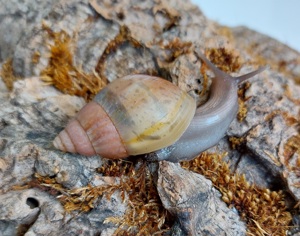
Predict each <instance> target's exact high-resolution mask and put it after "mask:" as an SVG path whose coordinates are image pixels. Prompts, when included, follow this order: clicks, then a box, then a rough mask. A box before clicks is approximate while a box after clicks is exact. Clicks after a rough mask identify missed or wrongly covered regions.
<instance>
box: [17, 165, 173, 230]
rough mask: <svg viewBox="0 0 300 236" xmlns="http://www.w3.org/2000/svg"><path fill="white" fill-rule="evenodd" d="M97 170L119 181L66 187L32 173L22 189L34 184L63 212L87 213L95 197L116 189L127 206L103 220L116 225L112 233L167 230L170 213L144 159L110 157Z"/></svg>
mask: <svg viewBox="0 0 300 236" xmlns="http://www.w3.org/2000/svg"><path fill="white" fill-rule="evenodd" d="M97 171H98V172H99V173H100V174H102V175H103V176H110V177H121V178H120V183H115V184H107V185H101V186H91V185H88V186H85V187H82V188H78V189H71V190H69V189H65V188H64V187H63V186H62V185H60V184H58V183H57V182H56V181H55V179H54V178H50V177H43V176H40V175H38V174H36V175H35V179H34V180H33V181H31V182H30V183H28V184H27V185H26V186H24V187H22V188H29V187H36V188H39V189H42V190H44V191H46V192H49V193H50V194H52V195H55V196H57V198H58V199H59V201H60V202H61V203H62V205H63V207H64V209H65V210H66V211H67V212H72V211H79V212H88V211H90V210H91V209H93V208H94V207H95V206H96V204H97V202H98V201H97V200H98V199H99V198H101V197H106V198H107V199H110V197H111V196H112V194H113V193H115V192H119V194H120V196H121V199H122V200H123V201H124V200H125V199H126V202H128V209H127V211H126V213H125V215H123V216H120V217H109V218H107V219H106V220H105V223H108V222H111V223H114V224H116V225H118V229H117V230H116V231H115V233H114V235H120V236H121V235H162V234H163V233H164V232H166V231H168V230H169V229H170V226H171V224H170V222H169V218H170V215H169V214H168V212H167V211H166V209H164V208H163V206H162V203H161V201H160V199H159V196H158V193H157V190H156V187H155V185H154V183H153V180H152V177H151V174H150V172H149V171H148V169H147V167H146V163H145V162H138V163H133V162H129V161H124V160H113V161H108V162H107V164H105V165H103V166H102V167H100V168H98V170H97ZM58 195H59V196H58Z"/></svg>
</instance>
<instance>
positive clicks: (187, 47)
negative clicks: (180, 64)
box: [160, 37, 193, 62]
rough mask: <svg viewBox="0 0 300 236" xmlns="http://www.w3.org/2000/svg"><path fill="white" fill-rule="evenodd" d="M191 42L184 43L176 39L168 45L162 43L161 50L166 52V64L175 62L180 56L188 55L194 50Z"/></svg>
mask: <svg viewBox="0 0 300 236" xmlns="http://www.w3.org/2000/svg"><path fill="white" fill-rule="evenodd" d="M192 45H193V44H192V43H191V42H183V41H181V40H180V39H179V38H177V37H175V38H174V39H173V40H172V41H170V42H168V43H167V44H163V43H162V42H161V43H160V48H161V49H164V50H165V52H166V54H167V55H166V57H165V58H164V61H165V62H173V61H174V60H175V59H176V58H177V57H179V56H180V55H184V54H187V53H189V52H191V50H192Z"/></svg>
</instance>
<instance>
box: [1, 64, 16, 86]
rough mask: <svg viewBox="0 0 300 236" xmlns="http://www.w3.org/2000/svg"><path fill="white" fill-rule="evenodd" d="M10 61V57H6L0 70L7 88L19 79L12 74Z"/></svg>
mask: <svg viewBox="0 0 300 236" xmlns="http://www.w3.org/2000/svg"><path fill="white" fill-rule="evenodd" d="M12 63H13V61H12V59H8V60H7V61H6V62H5V63H3V64H2V68H1V71H0V76H1V78H2V80H3V82H4V84H5V85H6V87H7V89H8V90H12V89H13V84H14V82H15V81H16V80H18V79H19V78H18V77H16V76H15V75H14V71H13V66H12Z"/></svg>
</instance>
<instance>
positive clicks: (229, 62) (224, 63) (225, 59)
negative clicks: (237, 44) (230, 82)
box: [205, 48, 241, 73]
mask: <svg viewBox="0 0 300 236" xmlns="http://www.w3.org/2000/svg"><path fill="white" fill-rule="evenodd" d="M205 54H206V56H207V58H208V59H209V60H210V61H211V62H212V63H214V64H215V65H216V66H217V67H218V68H219V69H220V70H222V71H224V72H227V73H230V72H235V71H238V70H239V69H240V68H241V62H240V59H239V57H238V56H234V53H233V52H231V51H228V50H227V49H226V48H208V49H206V50H205Z"/></svg>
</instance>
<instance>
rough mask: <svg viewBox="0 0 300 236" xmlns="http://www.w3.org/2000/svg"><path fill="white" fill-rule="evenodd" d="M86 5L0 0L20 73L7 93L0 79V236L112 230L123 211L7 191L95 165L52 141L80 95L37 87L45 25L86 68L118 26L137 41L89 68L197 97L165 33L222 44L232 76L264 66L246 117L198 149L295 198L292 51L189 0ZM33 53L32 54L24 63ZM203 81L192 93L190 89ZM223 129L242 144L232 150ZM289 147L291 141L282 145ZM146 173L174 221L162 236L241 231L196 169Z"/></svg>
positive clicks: (78, 178)
mask: <svg viewBox="0 0 300 236" xmlns="http://www.w3.org/2000/svg"><path fill="white" fill-rule="evenodd" d="M91 3H92V4H90V3H89V2H88V1H87V0H63V1H59V2H57V1H51V0H48V1H39V0H31V1H23V2H20V1H4V0H0V5H1V6H4V7H0V64H1V65H2V64H3V63H5V61H6V60H7V59H9V58H11V59H12V60H13V70H14V73H15V74H16V75H17V76H19V77H21V78H26V79H22V80H18V81H17V82H15V83H14V87H13V90H12V91H8V90H7V89H5V85H4V83H2V81H1V80H0V81H1V84H0V88H1V90H0V204H1V207H0V229H1V230H0V235H17V234H18V233H19V232H20V231H22V232H25V235H113V232H114V230H115V229H116V226H115V225H113V224H107V223H105V219H106V218H107V217H113V216H122V215H123V214H124V213H125V211H126V209H127V204H126V201H125V202H123V201H122V200H121V199H120V197H119V195H118V194H113V195H112V196H111V198H110V200H108V199H106V198H102V199H101V200H100V201H99V202H98V203H97V205H96V207H95V208H94V209H93V210H92V211H90V212H88V213H85V214H78V215H72V214H70V213H66V212H65V210H64V209H63V208H62V206H61V205H60V203H59V201H58V200H57V199H56V198H55V197H54V196H51V194H49V193H46V192H43V191H42V190H40V189H36V188H32V189H16V188H14V187H15V186H21V185H23V184H25V183H27V182H29V181H30V180H32V178H33V176H34V175H35V174H39V175H41V176H52V177H54V178H55V180H56V182H57V183H59V184H61V185H62V186H63V187H65V188H67V189H72V188H79V187H84V186H87V185H88V184H94V185H96V184H99V183H98V182H97V181H96V180H97V179H99V178H100V179H101V175H100V174H98V173H97V172H96V171H95V169H96V168H97V167H100V166H101V165H102V164H103V162H105V160H103V159H102V158H101V157H97V156H95V157H90V158H86V157H83V156H80V155H74V154H63V153H61V152H59V151H56V150H55V149H54V148H53V146H52V144H51V142H52V140H53V138H54V137H55V136H56V135H57V133H58V132H59V131H60V130H61V129H62V128H63V127H64V126H65V124H66V122H67V121H68V120H69V119H70V118H71V117H72V116H73V115H74V114H75V113H76V112H77V111H78V110H79V109H80V108H81V107H82V106H83V105H84V104H85V102H84V100H83V99H82V98H78V97H75V96H69V95H66V94H63V93H61V92H59V91H57V90H56V89H55V88H54V87H52V86H50V85H45V84H44V83H43V82H42V80H41V78H40V77H39V76H40V73H41V71H42V70H43V69H44V68H45V67H46V66H47V65H48V63H49V58H50V57H49V53H50V49H49V48H50V45H53V43H54V42H53V39H51V38H49V34H48V32H47V30H45V29H44V28H45V25H46V26H47V27H48V28H49V29H51V30H52V31H53V32H61V31H65V32H66V33H67V34H68V35H70V37H71V38H74V42H73V43H74V48H75V51H74V58H73V60H74V62H75V63H76V65H77V66H80V67H82V69H83V70H84V71H85V72H88V73H90V72H92V71H94V70H95V69H96V68H97V66H98V62H99V60H100V58H103V54H105V49H106V48H107V47H108V45H109V42H111V40H113V39H114V38H115V37H116V36H117V35H118V34H119V32H120V29H121V27H122V26H124V25H125V26H126V27H127V28H128V29H129V31H130V37H131V38H132V39H134V40H136V41H137V42H139V43H140V44H141V45H142V46H141V48H142V49H143V50H138V49H137V48H136V47H134V46H133V44H132V43H130V42H129V41H127V42H125V43H123V44H122V45H121V46H120V47H117V48H116V49H115V51H114V52H113V53H112V54H110V55H108V56H106V57H105V61H104V62H103V64H102V67H101V71H98V72H99V73H100V74H101V75H102V76H104V77H106V78H107V79H108V80H109V81H112V80H114V79H117V78H118V77H121V76H123V75H127V74H130V73H146V72H148V71H158V72H159V73H158V74H160V75H165V76H166V78H168V79H170V80H172V81H173V82H174V83H176V84H178V85H180V84H181V86H182V87H183V88H184V89H186V90H188V91H190V93H191V95H193V96H195V97H197V99H198V102H199V103H203V101H205V99H206V98H207V95H208V92H209V87H207V86H204V78H203V76H202V75H201V74H200V70H199V67H200V65H201V62H200V61H199V60H198V59H197V58H196V57H195V56H194V54H193V53H192V51H189V50H187V52H183V53H182V54H179V55H178V56H177V57H175V58H174V59H173V61H168V60H169V59H170V58H169V54H168V53H169V52H168V50H166V49H165V48H164V45H167V44H168V43H170V42H172V41H174V39H175V38H179V39H180V41H181V42H192V44H193V46H195V47H200V48H202V49H204V48H220V47H225V48H227V49H229V50H233V52H234V53H235V54H237V55H239V57H240V58H241V59H242V61H243V66H242V67H241V69H240V71H239V74H243V73H245V72H248V71H250V70H252V69H254V67H257V65H259V64H269V65H270V68H269V69H268V70H267V71H265V72H264V73H262V74H260V75H259V76H256V77H255V78H254V79H253V80H251V86H250V87H249V89H247V90H246V92H245V97H247V100H246V102H245V103H246V106H247V109H248V113H247V116H246V117H245V119H244V120H243V121H242V122H240V121H238V120H237V119H236V120H234V121H233V123H232V124H231V126H230V128H229V130H228V131H227V134H226V136H225V137H224V138H223V139H222V140H221V141H220V143H219V144H218V145H216V146H215V147H213V148H211V149H210V150H208V151H210V152H216V151H217V152H220V153H222V152H227V153H228V155H227V159H229V160H230V162H231V163H232V166H233V167H234V168H235V171H237V172H240V173H245V174H246V176H247V178H248V179H249V180H250V181H251V182H254V183H256V184H258V185H260V186H263V187H268V188H273V187H274V186H277V189H278V188H282V189H285V190H288V192H290V193H291V196H292V198H293V199H294V201H299V200H300V188H299V186H300V185H299V180H300V179H299V165H300V164H299V155H300V151H299V150H298V149H297V146H296V145H294V144H293V143H292V141H293V140H294V138H295V137H297V135H298V136H299V114H300V111H299V109H300V106H299V104H300V86H299V84H298V83H297V82H299V78H300V61H299V60H300V59H299V58H300V55H299V53H298V52H296V51H294V50H293V49H290V48H288V47H287V46H285V45H283V44H281V43H279V42H277V41H275V40H273V39H271V38H269V37H267V36H265V35H262V34H259V33H256V32H253V31H251V30H249V29H247V28H243V27H237V28H233V29H228V28H225V27H224V28H223V27H222V26H219V25H217V24H216V23H214V22H211V21H209V20H208V19H206V18H205V16H204V15H203V13H202V12H201V11H200V10H199V9H198V8H197V7H195V6H194V5H192V4H191V3H190V2H188V1H179V0H171V1H153V0H147V1H143V2H141V1H137V0H136V1H135V0H126V1H91ZM95 6H98V7H95ZM37 52H38V54H39V55H40V56H39V60H38V61H36V62H35V63H33V60H32V58H33V57H34V56H35V55H36V53H37ZM255 62H256V63H255ZM195 81H196V82H195ZM202 90H204V92H203V93H201V95H202V97H201V96H200V97H199V96H197V94H198V92H197V91H202ZM229 137H237V138H243V140H244V142H243V144H242V146H241V147H240V148H238V149H232V148H231V147H230V143H229V141H228V138H229ZM291 143H292V144H291ZM289 144H291V145H290V146H292V147H294V148H292V149H289V151H287V146H288V145H289ZM291 150H292V151H291ZM157 175H158V177H157V189H158V193H159V195H160V197H161V200H162V203H163V205H164V207H165V208H166V209H167V210H168V211H170V212H171V213H172V214H173V215H175V217H176V219H177V220H176V222H175V223H174V225H173V228H172V229H171V230H170V232H169V233H170V234H171V235H203V234H204V233H205V234H207V235H223V234H224V235H245V231H246V229H245V224H244V223H243V222H242V221H240V219H239V216H238V214H237V212H236V211H235V210H234V208H232V209H229V208H228V207H227V206H226V205H225V204H224V203H223V202H222V201H221V200H220V193H219V192H218V191H217V190H216V189H214V188H213V186H212V184H211V183H210V181H208V180H206V179H205V178H204V177H203V176H201V175H198V174H195V173H191V172H189V171H187V170H183V169H182V168H181V167H180V166H179V165H178V164H173V163H168V162H161V163H159V168H158V170H157ZM100 182H101V181H100ZM278 186H280V187H278ZM199 189H201V190H199ZM203 202H206V203H203ZM213 204H216V205H213ZM296 215H297V213H296ZM296 224H297V222H296ZM222 233H223V234H222Z"/></svg>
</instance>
